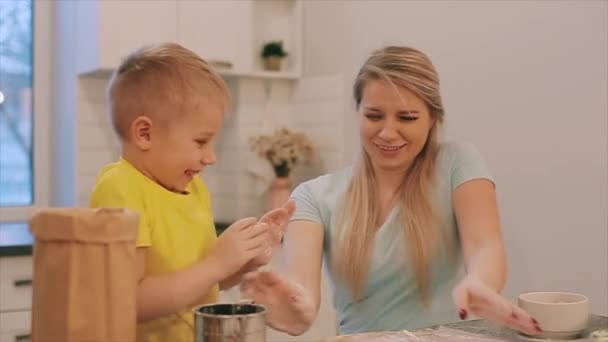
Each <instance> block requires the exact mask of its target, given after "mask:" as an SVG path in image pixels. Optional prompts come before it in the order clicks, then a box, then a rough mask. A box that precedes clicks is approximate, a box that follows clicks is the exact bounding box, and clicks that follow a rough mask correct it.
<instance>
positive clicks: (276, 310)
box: [241, 271, 317, 335]
mask: <svg viewBox="0 0 608 342" xmlns="http://www.w3.org/2000/svg"><path fill="white" fill-rule="evenodd" d="M241 294H242V296H243V297H246V298H248V299H250V300H253V301H254V302H255V303H256V304H260V305H263V306H264V307H266V310H267V316H266V321H267V324H268V325H269V326H270V327H271V328H273V329H275V330H278V331H282V332H285V333H288V334H290V335H300V334H302V333H304V332H305V331H306V330H307V329H308V327H309V326H310V324H312V322H313V320H314V318H315V316H316V312H317V309H316V307H315V304H314V303H313V301H312V299H311V296H310V295H309V294H308V291H306V289H305V288H304V287H302V286H301V285H299V284H297V283H295V282H292V281H290V280H288V279H287V278H285V277H283V276H281V275H279V274H277V273H275V272H272V271H255V272H251V273H247V274H246V275H245V276H244V277H243V282H242V283H241Z"/></svg>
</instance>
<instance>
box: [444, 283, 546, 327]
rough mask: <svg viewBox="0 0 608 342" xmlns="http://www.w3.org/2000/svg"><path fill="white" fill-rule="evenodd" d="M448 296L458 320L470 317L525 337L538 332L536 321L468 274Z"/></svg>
mask: <svg viewBox="0 0 608 342" xmlns="http://www.w3.org/2000/svg"><path fill="white" fill-rule="evenodd" d="M452 297H453V299H454V303H455V304H456V308H457V309H458V314H459V316H460V318H461V319H466V318H467V317H468V316H469V315H470V314H473V315H475V316H477V317H479V318H483V319H487V320H489V321H492V322H494V323H496V324H499V325H503V326H507V327H509V328H511V329H514V330H517V331H519V332H522V333H524V334H527V335H536V334H538V333H540V332H542V330H541V327H540V326H539V325H538V322H537V321H536V320H535V319H534V318H532V317H531V316H530V315H529V314H528V313H527V312H525V311H524V310H522V309H521V308H519V307H518V306H516V305H514V304H513V303H511V302H510V301H508V300H507V299H506V298H504V297H503V296H501V295H500V294H499V293H498V292H496V291H495V290H493V289H491V288H490V287H488V286H487V285H485V284H484V283H483V282H482V281H481V280H479V279H477V278H476V277H474V276H472V275H468V276H466V277H465V278H464V279H463V280H462V281H461V282H460V284H459V285H458V286H456V287H455V288H454V290H453V292H452Z"/></svg>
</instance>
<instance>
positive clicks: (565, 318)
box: [517, 292, 589, 339]
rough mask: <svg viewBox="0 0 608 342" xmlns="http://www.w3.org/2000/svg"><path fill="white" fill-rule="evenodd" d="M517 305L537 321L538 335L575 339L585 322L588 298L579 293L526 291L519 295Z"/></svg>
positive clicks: (586, 320) (583, 327)
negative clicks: (538, 326) (539, 331)
mask: <svg viewBox="0 0 608 342" xmlns="http://www.w3.org/2000/svg"><path fill="white" fill-rule="evenodd" d="M517 304H518V305H519V307H521V308H522V309H524V310H525V311H526V312H528V313H529V314H530V315H531V316H532V317H534V318H535V319H536V320H537V321H538V324H539V325H540V327H541V329H542V330H543V332H542V333H541V334H540V335H538V337H541V338H551V339H572V338H576V337H577V336H579V335H580V334H581V333H582V332H583V330H585V329H586V328H587V325H588V322H589V298H587V297H585V296H583V295H581V294H576V293H567V292H528V293H523V294H521V295H519V297H518V298H517Z"/></svg>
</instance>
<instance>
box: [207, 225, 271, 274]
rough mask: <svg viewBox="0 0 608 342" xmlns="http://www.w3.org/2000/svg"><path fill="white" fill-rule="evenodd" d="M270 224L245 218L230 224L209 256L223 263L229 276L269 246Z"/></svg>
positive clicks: (223, 268) (223, 271) (224, 270)
mask: <svg viewBox="0 0 608 342" xmlns="http://www.w3.org/2000/svg"><path fill="white" fill-rule="evenodd" d="M268 239H269V238H268V225H267V224H265V223H258V222H257V221H256V219H255V218H253V217H250V218H244V219H241V220H238V221H236V222H235V223H233V224H232V225H230V226H229V227H228V228H227V229H226V230H225V231H224V232H223V233H222V234H221V235H220V236H219V238H218V239H217V241H216V243H215V245H214V246H213V247H212V249H211V251H210V252H209V256H208V258H211V259H213V260H215V261H216V262H217V263H218V264H220V265H221V268H222V269H221V272H222V273H224V274H225V277H228V276H230V275H232V274H234V273H236V272H237V271H238V270H240V269H241V267H243V266H244V265H245V264H247V263H248V262H249V261H250V260H252V259H253V258H255V257H256V256H258V255H263V254H264V253H265V251H266V250H267V249H268V248H269V242H268Z"/></svg>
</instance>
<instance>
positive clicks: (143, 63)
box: [107, 43, 231, 140]
mask: <svg viewBox="0 0 608 342" xmlns="http://www.w3.org/2000/svg"><path fill="white" fill-rule="evenodd" d="M107 95H108V99H109V101H110V115H111V120H112V125H113V126H114V130H115V131H116V133H117V134H118V136H119V137H120V138H121V139H122V140H128V138H129V135H128V131H129V126H130V125H131V123H132V122H133V120H134V119H135V118H137V117H138V116H141V115H146V116H148V117H151V118H154V119H159V120H161V121H166V122H168V121H169V120H172V119H175V118H177V117H179V115H180V114H182V113H185V112H188V111H192V110H196V109H198V107H199V106H200V105H201V104H202V103H201V102H203V101H204V102H205V104H206V105H208V104H209V103H211V104H214V105H219V106H221V107H222V111H226V110H228V108H229V107H230V105H231V98H230V92H229V90H228V87H227V85H226V83H225V82H224V80H223V79H222V77H221V76H220V75H219V74H218V73H216V72H215V71H214V70H213V69H212V68H211V67H210V66H209V64H207V62H206V61H205V60H203V59H202V58H201V57H199V56H198V55H196V54H195V53H194V52H192V51H190V50H188V49H186V48H184V47H183V46H180V45H179V44H175V43H163V44H158V45H152V46H145V47H142V48H140V49H138V50H136V51H134V52H133V53H131V54H130V55H129V56H127V58H125V59H124V60H123V62H122V63H121V65H120V66H119V67H118V69H117V70H116V71H115V72H114V74H113V76H112V79H111V80H110V84H109V86H108V90H107Z"/></svg>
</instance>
